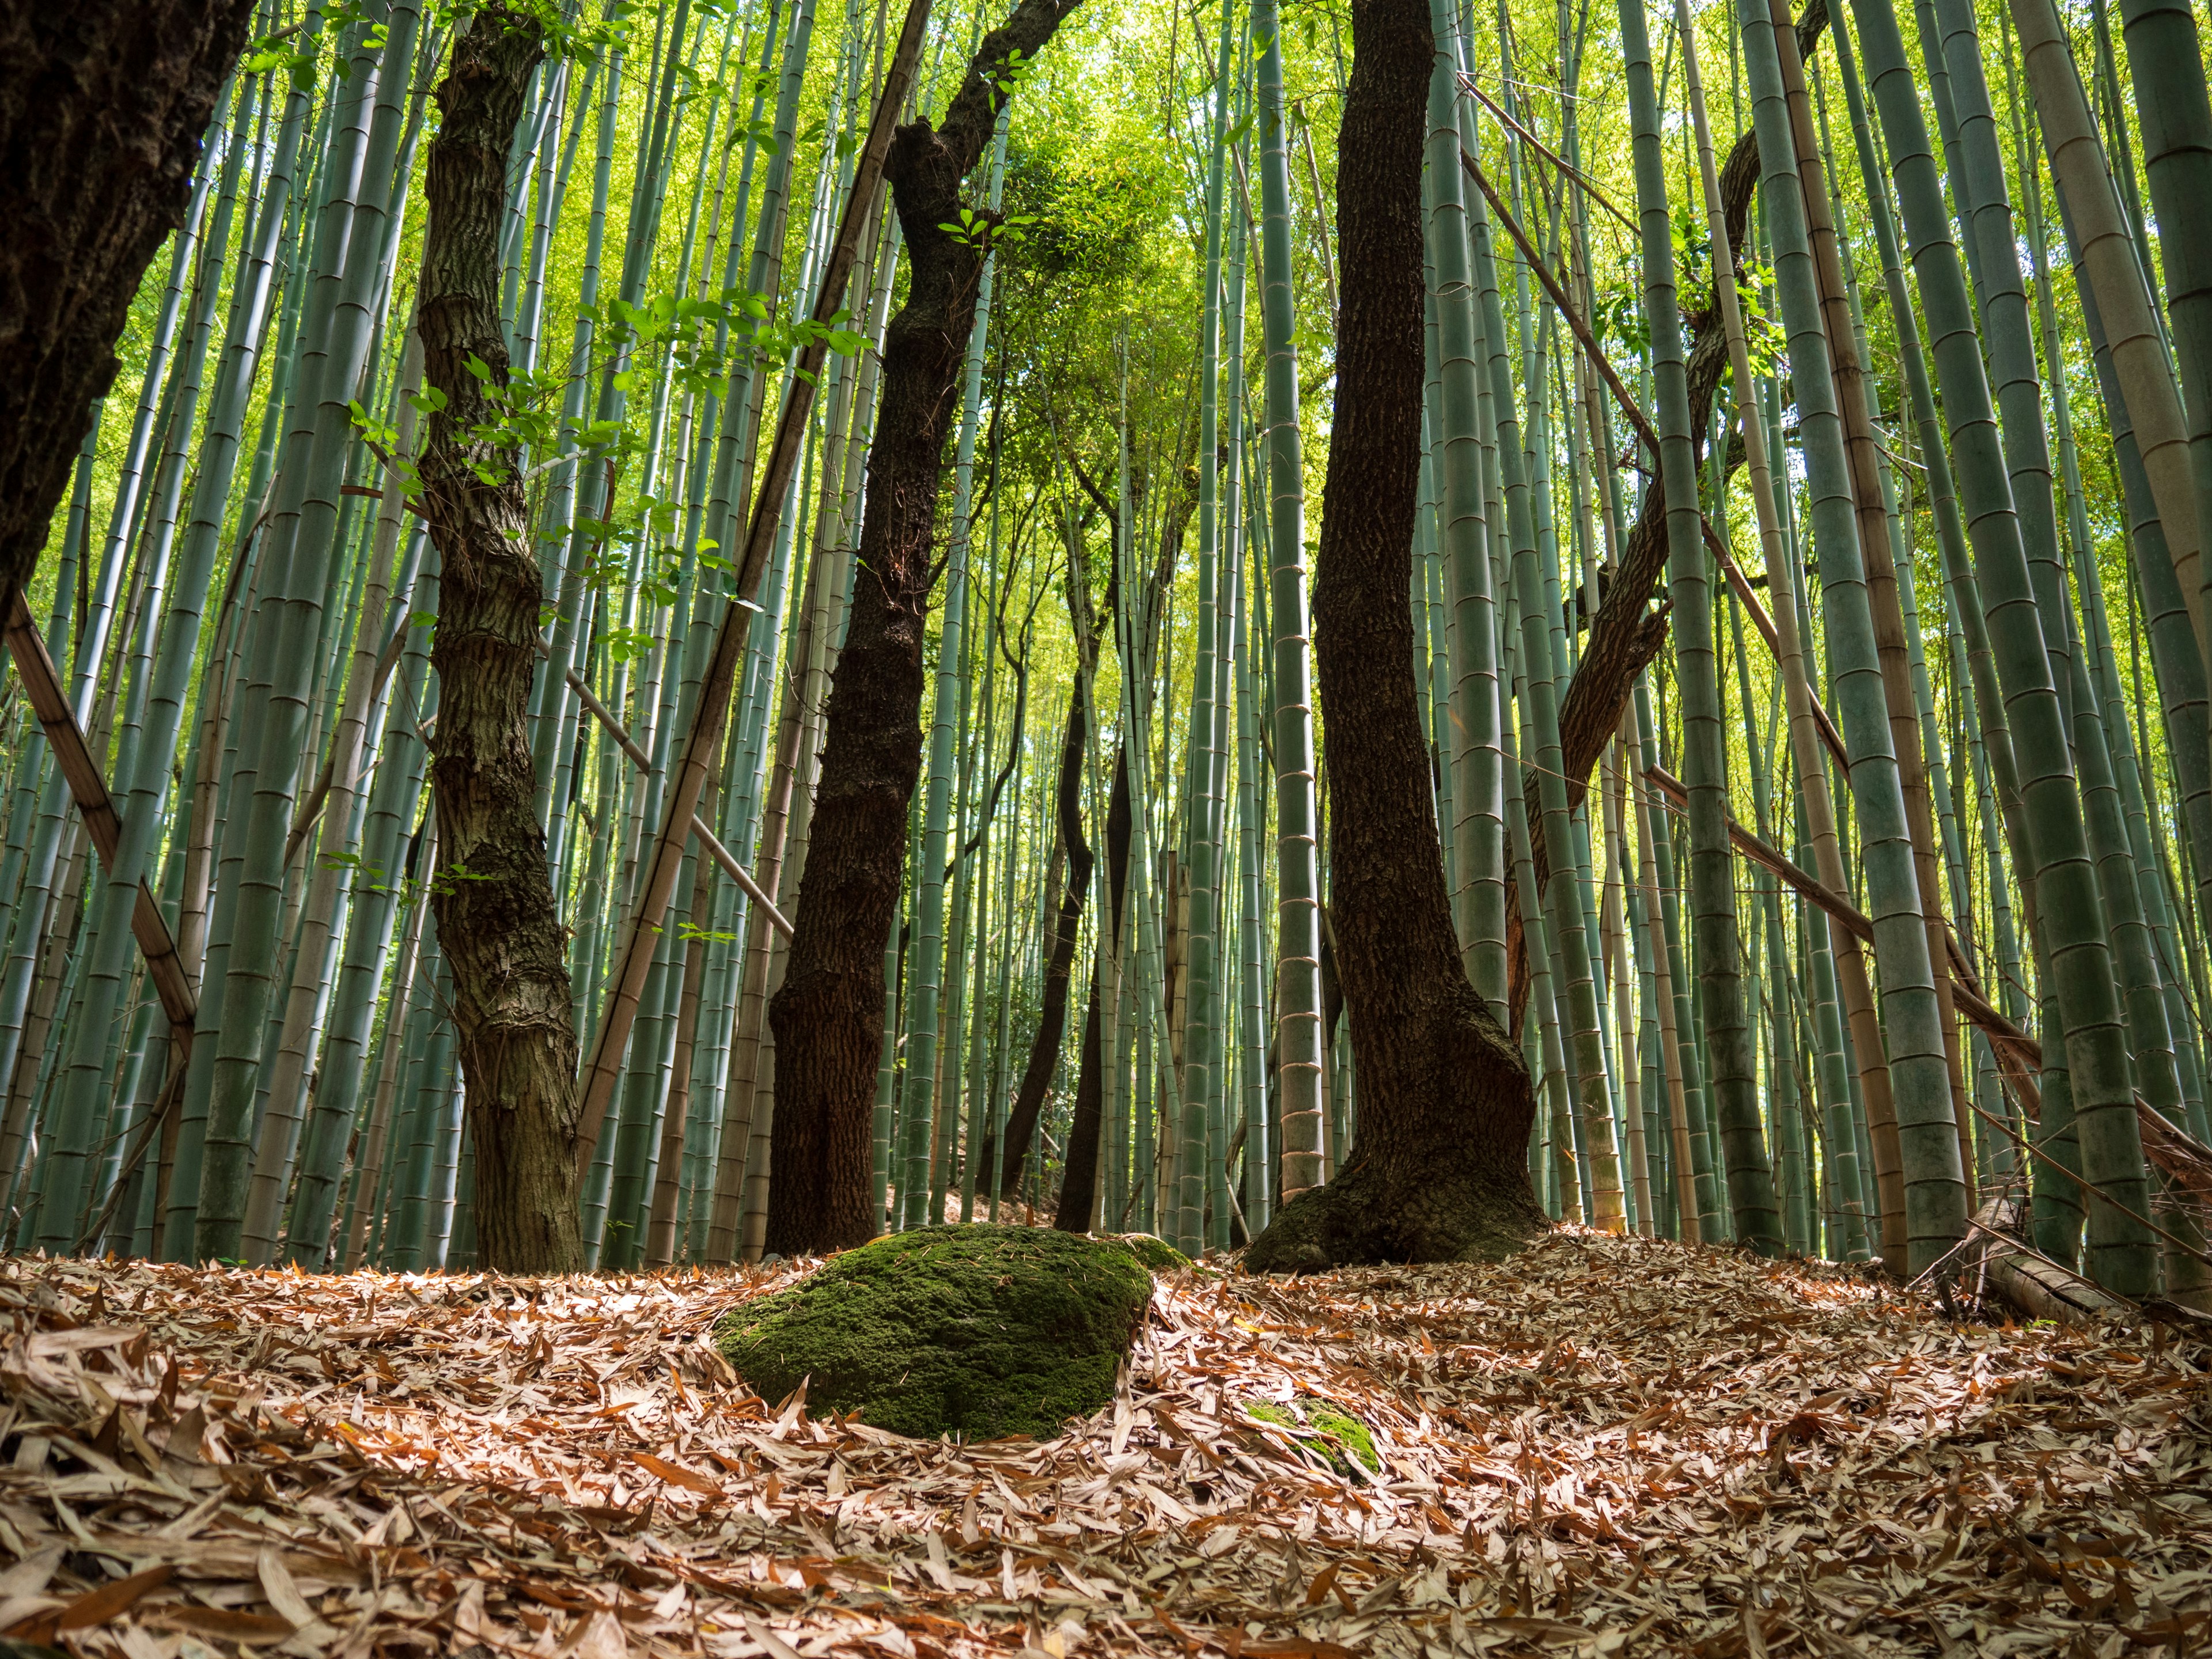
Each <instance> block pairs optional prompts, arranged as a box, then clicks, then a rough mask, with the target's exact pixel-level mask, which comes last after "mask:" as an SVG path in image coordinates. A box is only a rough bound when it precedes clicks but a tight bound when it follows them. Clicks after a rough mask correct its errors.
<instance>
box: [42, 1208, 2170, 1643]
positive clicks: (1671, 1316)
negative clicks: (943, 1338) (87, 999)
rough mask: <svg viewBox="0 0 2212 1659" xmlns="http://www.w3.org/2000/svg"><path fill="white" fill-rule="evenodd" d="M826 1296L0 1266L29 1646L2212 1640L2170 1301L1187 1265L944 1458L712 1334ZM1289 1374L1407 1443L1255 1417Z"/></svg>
mask: <svg viewBox="0 0 2212 1659" xmlns="http://www.w3.org/2000/svg"><path fill="white" fill-rule="evenodd" d="M793 1277H794V1273H793V1271H792V1270H789V1269H784V1268H772V1269H763V1270H755V1271H750V1272H712V1273H696V1272H669V1273H659V1274H648V1275H640V1276H635V1277H630V1278H621V1279H581V1278H580V1279H571V1280H562V1281H557V1282H552V1283H542V1284H536V1285H532V1284H526V1283H520V1282H510V1281H501V1280H497V1279H485V1278H481V1277H470V1276H453V1277H405V1276H395V1275H390V1274H375V1273H361V1274H354V1275H350V1276H346V1277H327V1278H317V1277H304V1276H301V1275H298V1274H295V1273H278V1272H269V1273H248V1272H228V1271H196V1270H191V1269H186V1268H182V1267H156V1266H147V1265H143V1264H132V1265H127V1266H125V1265H99V1264H89V1263H84V1262H76V1261H45V1260H36V1259H34V1260H23V1259H15V1260H11V1261H5V1262H0V1320H4V1322H5V1323H4V1326H3V1327H0V1425H4V1428H3V1429H0V1457H7V1458H9V1459H11V1460H12V1461H11V1462H9V1463H6V1464H0V1546H4V1547H5V1552H6V1556H7V1557H9V1558H13V1561H14V1565H6V1561H5V1559H4V1558H0V1631H5V1632H9V1633H10V1634H12V1635H14V1636H15V1637H17V1638H30V1639H34V1640H42V1641H46V1642H52V1643H58V1644H59V1645H61V1646H63V1647H65V1648H68V1649H70V1650H74V1651H76V1652H78V1653H83V1654H101V1655H105V1654H122V1655H125V1656H130V1659H155V1656H161V1659H167V1656H179V1655H181V1656H185V1659H194V1656H196V1655H197V1653H199V1652H202V1651H205V1652H210V1653H217V1654H237V1653H239V1652H240V1651H241V1650H246V1651H261V1652H277V1653H284V1654H297V1655H304V1654H310V1653H332V1654H342V1655H345V1656H349V1659H366V1656H368V1655H370V1654H373V1653H376V1652H379V1651H381V1652H385V1653H390V1654H398V1653H401V1652H404V1651H407V1650H419V1651H426V1652H430V1653H444V1652H473V1651H483V1652H486V1653H489V1654H502V1655H503V1654H518V1653H532V1654H548V1655H553V1654H568V1655H575V1656H581V1659H617V1656H623V1655H626V1654H634V1655H646V1654H667V1655H675V1654H685V1655H690V1654H702V1655H711V1656H720V1655H733V1656H736V1655H755V1654H766V1655H769V1656H772V1659H792V1656H793V1655H800V1656H806V1659H813V1656H817V1655H827V1654H836V1655H853V1656H867V1659H915V1656H920V1659H939V1656H953V1659H987V1656H989V1659H1012V1656H1018V1655H1027V1656H1030V1659H1036V1656H1050V1659H1088V1656H1092V1655H1099V1654H1106V1653H1113V1654H1157V1655H1163V1656H1164V1655H1170V1654H1183V1655H1193V1656H1194V1655H1198V1654H1200V1652H1202V1651H1203V1652H1206V1653H1212V1652H1218V1653H1222V1654H1225V1655H1228V1656H1231V1659H1243V1656H1247V1655H1250V1656H1273V1655H1283V1656H1291V1655H1311V1656H1337V1655H1344V1654H1369V1653H1371V1654H1376V1655H1389V1656H1396V1655H1414V1654H1438V1653H1455V1654H1456V1653H1492V1654H1498V1655H1502V1656H1518V1655H1523V1654H1530V1655H1533V1654H1539V1653H1543V1654H1555V1655H1559V1656H1562V1659H1565V1656H1578V1659H1579V1656H1613V1655H1624V1656H1632V1655H1642V1654H1655V1655H1656V1654H1662V1653H1667V1654H1680V1655H1696V1656H1700V1659H1729V1656H1736V1655H1742V1656H1746V1659H1767V1656H1784V1655H1796V1654H1801V1653H1802V1654H1808V1655H1815V1656H1835V1659H1850V1656H1865V1659H1879V1656H1887V1655H1893V1654H1905V1653H1911V1654H1931V1655H1938V1656H1942V1659H1950V1656H1954V1655H1965V1654H1973V1655H1985V1654H1986V1655H2011V1654H2025V1653H2038V1654H2040V1653H2051V1654H2063V1655H2067V1656H2069V1659H2090V1656H2095V1659H2116V1656H2118V1655H2119V1654H2121V1653H2123V1652H2124V1651H2128V1650H2130V1649H2132V1650H2136V1651H2142V1652H2154V1651H2159V1650H2163V1651H2166V1652H2170V1653H2172V1654H2173V1655H2175V1656H2177V1659H2179V1656H2180V1655H2183V1654H2188V1653H2192V1652H2196V1653H2201V1652H2203V1651H2205V1650H2207V1649H2208V1647H2212V1376H2208V1371H2207V1365H2208V1363H2212V1354H2208V1353H2207V1352H2206V1350H2205V1349H2204V1348H2203V1346H2199V1345H2194V1344H2190V1345H2179V1344H2177V1343H2176V1342H2175V1341H2174V1340H2172V1339H2171V1338H2170V1337H2169V1336H2167V1335H2166V1334H2164V1333H2163V1332H2162V1331H2161V1330H2160V1329H2157V1328H2154V1329H2152V1330H2150V1331H2148V1332H2140V1331H2131V1330H2124V1329H2120V1328H2112V1329H2107V1330H2105V1331H2100V1332H2097V1331H2081V1330H2070V1329H2053V1328H1995V1327H1988V1326H1972V1325H1963V1326H1962V1325H1953V1324H1950V1323H1948V1322H1945V1321H1944V1320H1943V1319H1942V1317H1941V1316H1939V1314H1938V1313H1937V1312H1936V1310H1933V1309H1931V1308H1930V1307H1929V1306H1928V1305H1926V1304H1923V1303H1921V1302H1919V1301H1917V1300H1911V1299H1899V1297H1896V1296H1895V1295H1894V1294H1893V1293H1885V1292H1883V1291H1879V1290H1877V1289H1876V1288H1875V1286H1874V1285H1870V1284H1869V1283H1867V1282H1865V1281H1864V1280H1863V1279H1857V1278H1854V1277H1851V1276H1850V1275H1847V1274H1845V1273H1842V1272H1840V1271H1838V1270H1835V1269H1832V1268H1827V1267H1814V1266H1793V1265H1784V1264H1776V1263H1765V1262H1759V1261H1753V1260H1751V1259H1749V1258H1747V1257H1746V1256H1742V1255H1737V1254H1735V1253H1732V1252H1728V1251H1721V1250H1698V1249H1686V1248H1683V1247H1680V1246H1677V1245H1672V1244H1665V1243H1650V1242H1648V1241H1643V1240H1636V1239H1626V1240H1623V1239H1611V1238H1605V1237H1598V1236H1595V1235H1589V1234H1583V1233H1576V1232H1562V1233H1560V1234H1559V1235H1556V1236H1554V1237H1550V1238H1548V1239H1547V1240H1545V1241H1543V1242H1542V1243H1539V1244H1538V1245H1537V1246H1536V1247H1534V1249H1530V1250H1528V1252H1526V1253H1525V1254H1523V1255H1521V1256H1519V1257H1517V1258H1516V1259H1515V1260H1514V1261H1511V1262H1510V1263H1508V1264H1506V1265H1504V1266H1502V1267H1419V1268H1395V1269H1372V1270H1363V1271H1358V1272H1347V1273H1338V1274H1334V1275H1329V1276H1325V1277H1318V1278H1312V1279H1304V1280H1299V1281H1296V1282H1289V1281H1280V1280H1267V1279H1248V1278H1244V1277H1242V1276H1240V1275H1237V1274H1235V1273H1230V1274H1227V1275H1220V1274H1216V1273H1209V1272H1206V1271H1204V1270H1202V1269H1201V1270H1193V1271H1188V1272H1185V1273H1177V1274H1173V1275H1170V1276H1167V1277H1165V1278H1164V1279H1162V1280H1161V1281H1160V1284H1159V1286H1158V1291H1157V1292H1156V1294H1155V1297H1154V1299H1153V1313H1152V1319H1151V1321H1150V1322H1149V1324H1148V1327H1147V1329H1146V1332H1145V1334H1144V1335H1143V1336H1142V1337H1141V1338H1140V1339H1139V1346H1138V1348H1137V1351H1136V1353H1135V1355H1134V1357H1133V1361H1132V1363H1131V1365H1130V1368H1129V1371H1128V1375H1127V1381H1126V1384H1125V1386H1124V1387H1123V1389H1122V1390H1121V1394H1120V1396H1119V1398H1118V1399H1117V1400H1116V1401H1115V1404H1114V1405H1113V1406H1112V1407H1109V1409H1107V1410H1106V1411H1103V1412H1102V1413H1100V1414H1099V1415H1098V1416H1097V1418H1095V1419H1091V1421H1089V1422H1087V1423H1085V1424H1084V1425H1081V1426H1080V1427H1079V1429H1078V1430H1076V1431H1073V1432H1070V1433H1068V1434H1066V1435H1064V1436H1062V1437H1060V1438H1058V1439H1055V1440H1052V1441H1048V1442H1042V1443H1036V1442H1030V1441H998V1442H993V1443H986V1444H977V1445H967V1446H956V1445H950V1444H945V1443H933V1442H921V1441H914V1440H905V1439H901V1438H898V1437H894V1436H891V1435H888V1434H885V1433H883V1432H881V1431H874V1430H871V1429H869V1428H867V1427H866V1426H864V1425H860V1424H858V1423H852V1422H846V1421H843V1420H842V1419H837V1418H835V1417H828V1416H825V1417H822V1418H813V1417H810V1416H808V1415H807V1413H806V1412H805V1402H804V1401H803V1400H799V1399H794V1400H792V1401H785V1402H775V1401H761V1400H758V1399H757V1398H755V1397H754V1396H753V1395H751V1394H750V1392H748V1391H747V1390H745V1389H744V1388H743V1387H741V1386H739V1385H738V1384H737V1383H735V1382H734V1381H733V1380H732V1378H731V1377H730V1376H728V1374H727V1371H726V1367H725V1366H724V1365H723V1364H722V1362H721V1360H720V1357H719V1356H718V1355H717V1354H716V1353H715V1352H714V1350H713V1349H712V1348H711V1347H710V1346H708V1345H707V1343H706V1341H705V1340H704V1339H705V1338H706V1337H707V1335H708V1332H709V1330H710V1328H711V1326H712V1324H713V1322H714V1320H715V1319H716V1317H717V1316H719V1315H720V1314H722V1313H723V1312H725V1311H726V1310H727V1309H728V1308H729V1307H730V1306H731V1305H732V1303H733V1302H734V1301H735V1300H737V1299H738V1298H739V1297H748V1296H754V1295H759V1294H762V1293H763V1292H766V1291H770V1290H773V1289H775V1288H777V1287H779V1286H781V1285H785V1284H787V1283H789V1282H790V1280H791V1279H793ZM1301 1399H1303V1400H1310V1401H1329V1402H1333V1404H1334V1406H1335V1407H1338V1408H1340V1409H1341V1410H1343V1411H1346V1412H1347V1413H1351V1414H1352V1415H1354V1416H1356V1417H1357V1418H1358V1419H1359V1420H1360V1421H1361V1422H1363V1423H1364V1425H1365V1426H1366V1428H1367V1430H1368V1431H1369V1433H1370V1436H1371V1437H1372V1441H1373V1446H1374V1458H1375V1461H1376V1462H1378V1463H1379V1464H1380V1465H1381V1468H1379V1470H1376V1471H1372V1472H1370V1470H1369V1469H1367V1468H1365V1467H1364V1466H1362V1465H1361V1464H1359V1463H1358V1462H1356V1461H1355V1460H1353V1459H1352V1458H1350V1457H1347V1456H1346V1455H1345V1454H1344V1452H1343V1451H1342V1449H1340V1448H1339V1447H1336V1446H1332V1445H1329V1444H1328V1443H1323V1442H1316V1441H1313V1440H1311V1439H1308V1438H1304V1437H1301V1436H1300V1435H1299V1434H1298V1433H1297V1432H1295V1431H1289V1430H1286V1429H1285V1428H1283V1427H1281V1426H1279V1425H1276V1424H1273V1423H1270V1422H1267V1421H1263V1420H1261V1419H1255V1417H1253V1416H1252V1415H1251V1414H1250V1413H1249V1411H1248V1410H1247V1407H1248V1405H1249V1404H1250V1403H1252V1402H1260V1403H1261V1404H1263V1405H1265V1404H1267V1403H1268V1402H1275V1403H1282V1402H1287V1401H1294V1400H1301ZM1273 1414H1274V1415H1278V1416H1281V1415H1285V1413H1273ZM1332 1454H1333V1455H1332Z"/></svg>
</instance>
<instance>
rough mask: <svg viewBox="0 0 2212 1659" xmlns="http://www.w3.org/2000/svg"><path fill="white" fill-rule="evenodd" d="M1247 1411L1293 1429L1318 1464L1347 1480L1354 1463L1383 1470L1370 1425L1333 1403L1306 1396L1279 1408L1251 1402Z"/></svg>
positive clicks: (1371, 1470)
mask: <svg viewBox="0 0 2212 1659" xmlns="http://www.w3.org/2000/svg"><path fill="white" fill-rule="evenodd" d="M1244 1411H1245V1413H1246V1415H1248V1416H1250V1417H1255V1418H1257V1419H1260V1421H1261V1422H1262V1423H1272V1424H1273V1425H1275V1426H1276V1427H1277V1428H1281V1429H1288V1430H1290V1431H1291V1435H1292V1437H1294V1438H1295V1439H1296V1440H1297V1442H1298V1443H1299V1444H1300V1446H1301V1447H1303V1448H1304V1450H1305V1452H1306V1455H1308V1456H1309V1457H1310V1458H1312V1459H1313V1461H1314V1462H1315V1463H1316V1465H1319V1466H1321V1467H1323V1468H1331V1469H1334V1470H1335V1471H1336V1472H1337V1473H1338V1474H1341V1475H1345V1476H1347V1477H1348V1476H1350V1474H1352V1465H1353V1464H1354V1463H1357V1464H1358V1466H1359V1467H1360V1468H1363V1469H1365V1470H1366V1471H1367V1472H1368V1473H1369V1474H1381V1473H1382V1471H1383V1460H1382V1458H1381V1457H1380V1456H1378V1455H1376V1450H1375V1437H1374V1436H1373V1435H1372V1434H1370V1433H1369V1432H1368V1429H1367V1425H1365V1424H1364V1423H1363V1422H1361V1421H1360V1420H1359V1419H1358V1418H1356V1417H1354V1416H1353V1415H1352V1413H1349V1412H1347V1411H1346V1410H1345V1409H1344V1408H1343V1407H1341V1406H1339V1405H1337V1404H1336V1403H1335V1402H1334V1401H1329V1400H1322V1399H1318V1398H1316V1397H1314V1396H1311V1395H1307V1396H1302V1397H1300V1398H1299V1399H1297V1400H1294V1401H1291V1403H1290V1404H1289V1405H1287V1406H1279V1405H1277V1404H1276V1403H1275V1402H1274V1401H1272V1400H1248V1401H1245V1402H1244Z"/></svg>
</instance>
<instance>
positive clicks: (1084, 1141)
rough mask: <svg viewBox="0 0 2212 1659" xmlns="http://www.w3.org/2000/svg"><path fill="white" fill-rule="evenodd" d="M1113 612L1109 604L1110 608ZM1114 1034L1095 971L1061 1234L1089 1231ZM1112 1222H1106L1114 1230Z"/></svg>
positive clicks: (1118, 875)
mask: <svg viewBox="0 0 2212 1659" xmlns="http://www.w3.org/2000/svg"><path fill="white" fill-rule="evenodd" d="M1109 608H1110V605H1109ZM1130 829H1131V817H1130V810H1129V751H1128V750H1127V749H1126V748H1116V749H1115V752H1114V787H1113V788H1112V790H1111V791H1110V792H1109V794H1108V796H1107V800H1106V883H1107V898H1108V900H1109V904H1110V907H1111V908H1110V913H1109V916H1108V917H1107V919H1106V920H1107V922H1108V928H1107V937H1108V938H1109V939H1111V940H1112V941H1113V943H1112V945H1109V947H1108V948H1109V949H1115V950H1118V949H1119V948H1121V943H1122V937H1123V936H1122V933H1121V927H1122V921H1121V898H1122V893H1123V890H1124V888H1125V886H1126V884H1127V880H1128V874H1129V833H1130ZM1113 1041H1114V1034H1113V1033H1112V1032H1111V1031H1102V1030H1101V1029H1100V1006H1099V973H1098V967H1097V963H1096V961H1095V960H1094V962H1093V963H1092V964H1091V1006H1090V1008H1089V1010H1088V1011H1087V1012H1085V1015H1084V1017H1083V1058H1082V1063H1081V1066H1080V1067H1079V1070H1078V1071H1077V1073H1076V1075H1075V1115H1074V1116H1073V1118H1072V1119H1070V1120H1069V1122H1068V1127H1067V1157H1066V1161H1065V1162H1064V1163H1063V1164H1061V1165H1060V1205H1059V1207H1058V1208H1057V1209H1056V1210H1054V1212H1053V1224H1052V1225H1054V1226H1055V1227H1057V1228H1059V1229H1060V1231H1062V1232H1068V1233H1079V1232H1084V1231H1088V1229H1089V1222H1090V1216H1091V1207H1092V1200H1093V1199H1094V1197H1095V1194H1096V1188H1097V1184H1098V1177H1099V1168H1098V1162H1099V1160H1098V1146H1099V1130H1100V1127H1101V1126H1100V1122H1099V1119H1100V1117H1101V1115H1103V1113H1104V1111H1105V1107H1106V1067H1107V1066H1108V1065H1109V1063H1110V1060H1109V1056H1108V1054H1107V1049H1108V1048H1109V1047H1110V1046H1111V1045H1112V1043H1113ZM1113 1220H1114V1218H1112V1217H1110V1216H1109V1217H1108V1218H1106V1230H1107V1231H1109V1232H1110V1231H1113V1230H1114V1229H1113Z"/></svg>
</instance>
